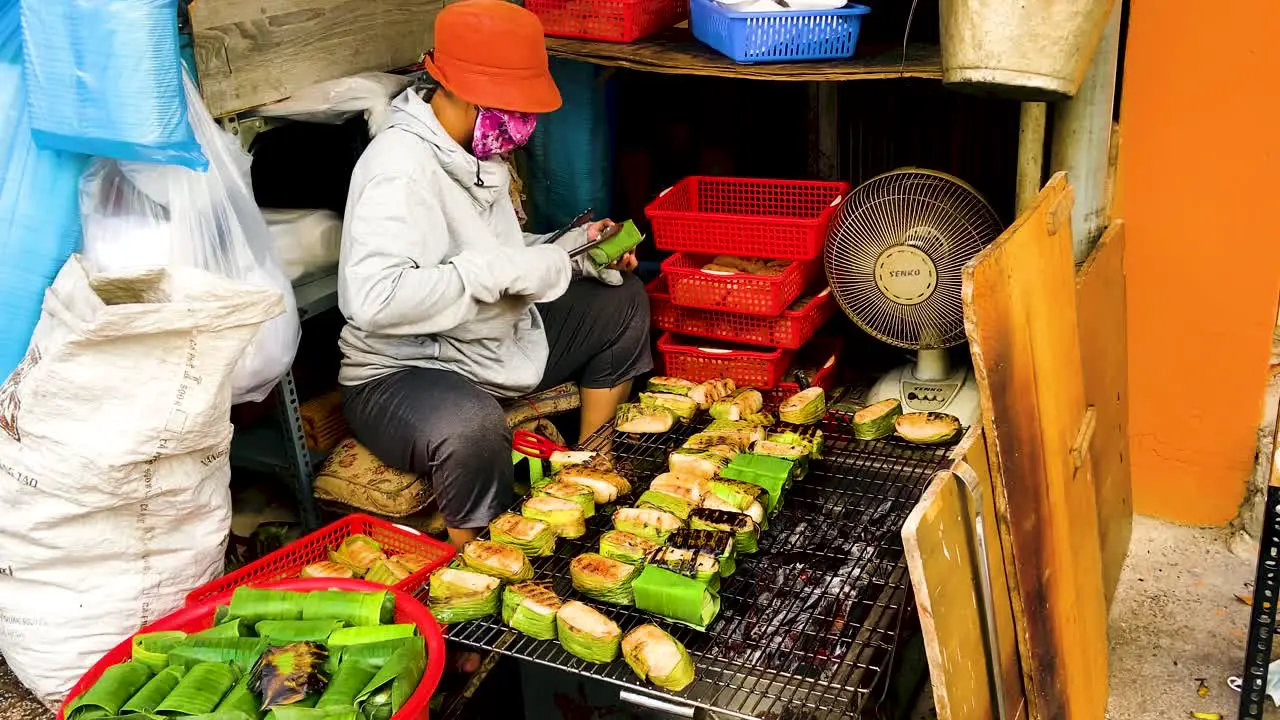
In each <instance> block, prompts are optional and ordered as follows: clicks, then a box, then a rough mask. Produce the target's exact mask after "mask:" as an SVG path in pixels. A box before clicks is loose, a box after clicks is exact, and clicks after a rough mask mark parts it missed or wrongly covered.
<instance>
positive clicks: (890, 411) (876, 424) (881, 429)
mask: <svg viewBox="0 0 1280 720" xmlns="http://www.w3.org/2000/svg"><path fill="white" fill-rule="evenodd" d="M900 415H902V401H901V400H899V399H898V398H889V399H888V400H881V401H880V402H878V403H874V404H872V405H868V406H866V407H864V408H862V409H861V410H859V411H858V412H856V413H854V414H853V436H854V437H856V438H858V439H859V440H879V439H880V438H883V437H889V436H890V435H892V434H893V424H894V421H895V420H897V419H898V417H899V416H900Z"/></svg>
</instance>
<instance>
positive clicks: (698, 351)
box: [658, 333, 793, 390]
mask: <svg viewBox="0 0 1280 720" xmlns="http://www.w3.org/2000/svg"><path fill="white" fill-rule="evenodd" d="M658 352H660V353H662V361H663V368H664V369H663V372H665V373H666V374H668V375H673V376H675V377H681V378H684V379H686V380H692V381H694V382H702V381H704V380H710V379H712V378H718V377H727V378H733V381H734V382H735V383H737V384H738V385H739V386H741V387H753V388H756V389H757V390H769V389H771V388H773V387H774V386H775V385H777V384H778V381H779V380H780V379H781V378H782V376H783V374H784V373H786V371H787V368H788V367H790V364H791V357H792V355H793V353H792V352H791V351H790V350H782V349H774V350H761V349H754V348H734V347H723V346H704V347H700V346H698V345H696V344H694V343H693V342H690V341H687V340H681V339H679V338H677V337H675V336H673V335H672V334H671V333H666V334H664V335H663V336H662V337H661V338H659V339H658Z"/></svg>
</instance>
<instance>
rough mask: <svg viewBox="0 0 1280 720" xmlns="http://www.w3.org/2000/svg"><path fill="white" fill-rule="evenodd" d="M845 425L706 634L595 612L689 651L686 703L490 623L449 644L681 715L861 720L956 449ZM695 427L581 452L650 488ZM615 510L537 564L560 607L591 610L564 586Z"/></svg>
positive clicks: (773, 521)
mask: <svg viewBox="0 0 1280 720" xmlns="http://www.w3.org/2000/svg"><path fill="white" fill-rule="evenodd" d="M845 428H848V423H847V422H843V421H840V419H838V418H831V417H829V418H828V420H827V421H825V422H824V423H823V425H822V429H823V433H824V436H825V439H826V448H825V452H824V459H823V460H818V461H814V462H813V463H812V465H811V467H810V470H809V473H808V475H807V476H806V477H805V478H804V479H803V480H801V481H799V482H797V483H795V484H794V485H793V487H792V488H791V490H790V491H789V492H788V493H787V494H786V496H785V497H784V501H783V504H782V506H781V508H780V509H779V510H778V511H777V513H776V514H775V515H774V516H773V517H772V518H770V523H769V527H768V529H766V530H765V531H764V532H763V533H762V537H761V543H760V552H759V553H757V554H754V555H747V556H741V557H739V559H738V569H737V571H736V572H735V574H734V575H733V576H732V577H730V578H727V579H726V580H725V581H724V584H723V587H722V588H721V593H720V595H721V611H720V615H719V617H718V618H717V619H716V620H715V621H714V622H713V623H712V624H711V626H710V627H709V628H708V629H707V632H705V633H702V632H698V631H696V630H692V629H690V628H687V627H684V626H681V625H677V624H674V623H670V622H668V621H666V620H663V619H661V618H658V617H656V616H653V615H650V614H649V613H646V612H642V611H639V610H637V609H635V608H633V607H618V606H613V605H607V604H601V603H596V602H594V601H588V603H589V604H590V605H592V606H594V607H596V608H597V609H599V610H601V611H602V612H604V613H605V614H607V615H609V616H610V617H612V618H613V619H614V620H615V621H616V622H617V623H618V625H619V626H620V627H621V628H622V631H623V632H624V633H625V632H627V631H628V630H630V629H631V628H633V627H635V626H637V625H640V624H643V623H646V622H654V623H656V624H658V625H660V626H662V627H663V628H665V629H666V630H667V631H668V632H670V633H671V634H672V635H673V636H675V638H676V639H678V640H679V641H680V642H682V643H684V645H685V647H686V648H688V650H689V653H690V655H691V656H692V657H693V659H694V663H695V664H696V665H697V680H696V681H695V682H694V683H693V684H691V685H690V686H689V687H687V688H685V689H684V690H683V691H681V692H678V693H670V692H666V691H663V690H660V689H658V688H655V687H653V686H651V685H649V684H647V683H645V682H643V681H641V680H639V679H638V678H637V677H636V676H635V675H634V674H632V672H631V670H630V668H628V667H627V665H626V664H625V663H624V662H622V661H621V660H617V661H615V662H613V663H610V664H608V665H594V664H591V663H587V662H584V661H582V660H580V659H578V658H576V657H574V656H573V655H570V654H569V653H567V652H565V651H564V650H563V649H561V647H560V645H559V644H558V643H556V642H551V641H539V640H534V639H532V638H529V637H526V636H524V635H521V634H519V633H517V632H515V631H513V630H511V629H510V628H508V627H506V626H505V625H504V624H503V623H502V622H501V620H500V619H499V618H497V617H490V618H485V619H481V620H474V621H471V622H467V623H461V624H458V625H453V626H450V627H449V628H448V630H447V635H448V638H449V639H450V640H453V641H456V642H460V643H463V644H465V645H469V646H472V647H475V648H479V649H483V650H492V651H496V652H499V653H503V654H506V655H510V656H513V657H516V658H519V659H522V660H527V661H531V662H536V663H541V664H544V665H548V666H551V667H554V668H559V669H562V670H565V671H569V672H575V673H580V674H582V675H585V676H589V677H593V678H597V679H599V680H603V681H606V682H610V683H614V684H616V685H619V686H622V687H623V688H624V690H623V697H624V698H625V699H627V700H628V701H630V702H632V703H637V704H642V705H649V706H651V707H661V708H663V709H665V710H666V711H667V712H668V713H671V714H674V715H676V716H683V717H706V716H707V712H711V713H712V714H713V715H712V716H714V717H732V718H742V719H744V720H784V719H785V720H807V719H809V718H813V719H814V720H817V719H818V718H839V717H856V716H857V715H858V714H859V713H860V712H861V711H862V710H863V709H864V708H866V707H868V706H869V704H870V703H872V702H873V700H874V699H875V698H874V695H876V694H878V690H879V689H880V688H882V687H883V685H882V683H883V682H884V680H885V678H883V677H881V676H882V674H885V673H886V671H887V670H888V669H889V667H890V665H891V664H892V661H893V655H894V652H895V650H896V648H897V645H898V641H899V639H900V636H901V630H902V621H903V616H904V615H905V614H906V613H905V612H904V605H905V604H906V603H908V602H909V601H910V598H911V592H910V587H909V580H908V576H907V572H906V567H905V564H904V562H903V552H902V538H901V530H902V525H903V522H904V521H905V520H906V517H907V514H908V513H909V512H910V511H911V509H912V507H914V505H915V503H916V501H917V500H918V499H919V497H920V493H921V492H922V491H923V489H924V487H925V485H926V484H927V482H928V480H929V478H930V476H932V474H933V473H934V472H935V471H937V470H939V469H941V468H942V467H943V466H944V465H945V458H946V454H947V452H948V450H949V448H948V447H920V446H914V445H908V444H906V443H904V442H901V441H898V440H894V439H885V440H876V441H863V440H857V439H855V438H853V437H852V436H851V435H849V434H848V433H847V432H846V430H845ZM694 432H696V427H688V426H686V427H683V428H678V429H676V430H673V431H672V432H671V433H667V434H665V435H649V436H640V435H625V434H620V433H615V432H614V431H613V430H612V428H610V427H606V428H605V429H603V430H602V431H600V432H598V433H596V434H595V435H594V436H592V437H591V438H590V439H589V440H588V442H587V443H586V444H585V445H584V449H594V450H599V449H603V448H605V447H608V446H609V441H610V440H611V441H612V449H613V458H614V465H615V467H616V468H617V469H618V471H619V472H621V473H622V474H623V475H626V476H627V477H628V478H630V479H631V480H632V483H633V484H634V485H635V486H636V487H635V490H634V492H633V494H632V498H634V497H635V496H638V495H639V493H640V492H643V489H644V487H645V486H646V485H647V484H648V482H649V481H650V480H652V479H653V477H654V475H656V474H657V473H659V472H662V471H663V470H664V469H665V467H666V461H667V454H668V453H669V452H670V451H671V450H672V449H674V448H677V447H679V446H680V444H681V443H682V442H683V441H684V439H685V438H687V437H688V436H689V435H691V434H693V433H694ZM610 512H611V509H610V508H604V509H601V511H599V512H597V514H596V516H595V517H593V518H591V519H590V520H589V521H588V531H587V534H586V535H585V536H583V537H582V538H579V539H577V540H563V539H562V540H561V541H560V542H559V543H558V545H557V549H556V553H555V554H554V555H553V556H551V557H546V558H539V559H536V560H535V561H534V563H533V565H534V568H535V570H536V571H537V573H538V577H541V578H547V579H553V580H554V583H555V589H556V592H557V593H559V594H560V596H561V597H563V598H566V599H569V598H575V599H578V600H586V598H584V597H582V596H581V595H579V594H578V593H577V592H576V591H575V590H574V589H573V587H572V585H571V583H570V581H569V571H568V569H569V562H570V560H572V559H573V558H574V557H575V556H577V555H578V554H580V553H583V552H589V551H595V550H596V546H597V541H598V539H599V536H600V534H601V533H602V532H603V531H604V530H607V529H608V525H609V514H610Z"/></svg>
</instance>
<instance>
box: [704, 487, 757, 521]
mask: <svg viewBox="0 0 1280 720" xmlns="http://www.w3.org/2000/svg"><path fill="white" fill-rule="evenodd" d="M702 507H704V508H707V509H709V510H728V511H729V512H740V513H745V514H746V516H747V517H749V518H751V519H752V520H754V521H755V523H756V524H757V525H759V526H760V528H761V529H764V527H765V512H764V505H761V504H760V502H759V501H758V500H757V501H756V502H753V503H751V504H750V505H749V506H747V509H746V510H740V509H738V506H737V505H734V504H733V503H731V502H729V501H728V500H725V499H724V498H722V497H720V496H719V495H716V494H715V493H709V494H708V495H707V496H706V497H705V498H703V499H702Z"/></svg>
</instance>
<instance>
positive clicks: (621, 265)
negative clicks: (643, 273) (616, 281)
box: [609, 250, 640, 272]
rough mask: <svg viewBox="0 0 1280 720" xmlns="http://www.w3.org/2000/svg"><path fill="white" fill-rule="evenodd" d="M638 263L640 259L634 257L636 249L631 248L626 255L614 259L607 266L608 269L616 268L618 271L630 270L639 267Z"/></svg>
mask: <svg viewBox="0 0 1280 720" xmlns="http://www.w3.org/2000/svg"><path fill="white" fill-rule="evenodd" d="M639 265H640V261H639V260H637V259H636V251H635V250H632V251H631V252H629V253H627V254H626V255H623V256H622V257H620V258H618V259H617V260H614V261H613V264H612V265H610V266H609V269H610V270H617V271H618V272H631V271H632V270H635V269H636V268H637V267H639Z"/></svg>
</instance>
